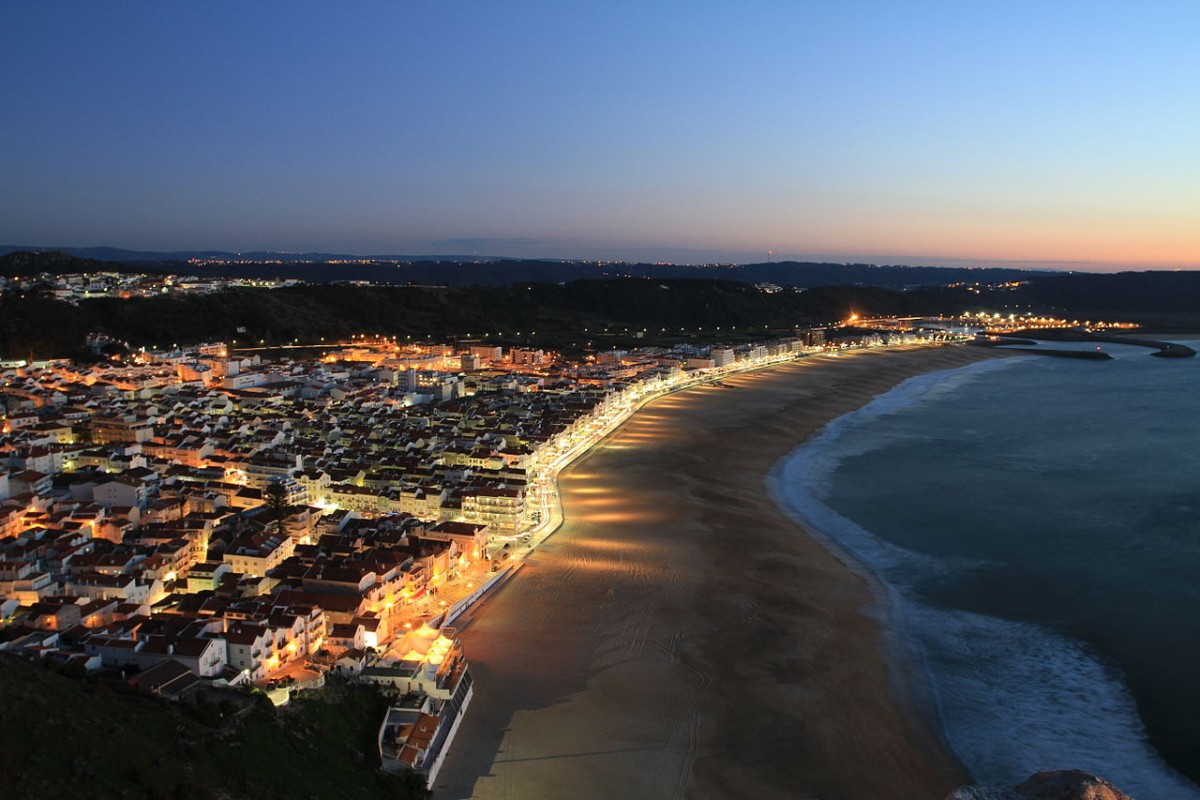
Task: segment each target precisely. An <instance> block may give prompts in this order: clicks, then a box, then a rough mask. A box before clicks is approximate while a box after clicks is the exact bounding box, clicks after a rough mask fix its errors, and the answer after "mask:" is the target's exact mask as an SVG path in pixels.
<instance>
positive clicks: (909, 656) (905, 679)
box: [765, 350, 1006, 777]
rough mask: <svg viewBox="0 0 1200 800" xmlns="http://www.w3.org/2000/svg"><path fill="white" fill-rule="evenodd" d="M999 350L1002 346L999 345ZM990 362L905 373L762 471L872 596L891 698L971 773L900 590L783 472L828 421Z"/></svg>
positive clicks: (774, 496) (772, 489) (777, 499)
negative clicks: (793, 497) (806, 505)
mask: <svg viewBox="0 0 1200 800" xmlns="http://www.w3.org/2000/svg"><path fill="white" fill-rule="evenodd" d="M998 352H1006V351H1003V350H1001V351H998ZM994 363H995V362H994V361H990V360H989V361H976V362H973V363H968V364H965V365H961V366H957V367H953V368H951V369H947V370H935V371H931V372H924V373H919V374H917V375H913V376H911V377H909V378H906V379H904V380H903V381H901V382H899V383H897V384H895V385H894V386H892V387H891V388H890V389H888V390H887V391H886V392H883V393H881V394H879V395H876V396H875V397H874V398H872V399H871V400H870V401H868V402H867V403H866V404H864V405H862V406H859V407H858V408H856V409H853V410H851V411H848V412H847V413H845V414H843V415H841V416H838V417H835V418H833V419H831V420H829V421H828V422H826V423H825V424H824V425H822V426H821V427H820V428H818V429H817V430H816V431H814V432H813V433H812V435H810V436H809V437H808V438H807V439H805V440H804V441H802V442H799V443H798V444H797V445H796V446H795V447H794V448H792V449H791V450H790V451H788V453H787V454H786V455H784V456H783V457H782V458H780V459H779V460H778V461H776V462H775V464H774V465H773V466H772V467H771V470H770V472H769V473H768V474H767V475H766V477H765V485H766V487H767V493H768V495H769V496H770V497H771V500H772V501H773V502H774V503H775V504H776V505H777V506H778V507H779V509H780V511H781V512H782V513H783V514H784V515H785V516H787V517H788V518H789V519H790V520H792V522H794V523H795V524H796V526H797V527H798V528H800V529H801V530H803V531H804V533H805V534H806V535H807V536H809V537H811V538H812V539H814V540H816V541H817V542H819V543H820V544H821V545H822V546H824V547H825V549H826V550H828V551H829V553H830V554H831V555H833V556H834V557H835V558H837V559H838V560H839V561H840V562H841V563H842V564H843V565H844V566H845V567H846V569H847V570H849V571H850V572H851V573H853V574H855V575H857V576H858V577H860V578H861V579H862V580H863V581H864V582H865V583H866V584H867V585H868V587H869V588H870V591H871V594H872V597H873V601H872V605H871V606H870V607H869V608H865V609H864V613H867V614H868V615H870V616H872V618H874V619H875V620H876V621H877V622H878V623H879V626H880V635H881V638H882V644H883V650H884V658H885V661H886V662H887V665H888V669H889V673H890V678H891V681H890V683H891V687H892V692H893V696H894V699H895V700H896V703H897V704H898V705H899V706H900V708H901V709H902V711H903V712H904V713H906V714H908V715H910V716H911V717H912V718H913V719H915V720H918V724H919V726H920V728H921V729H922V731H921V732H922V733H923V734H925V735H928V736H931V737H932V738H933V739H934V740H935V741H936V743H937V745H938V747H940V748H941V749H942V751H943V752H944V753H945V754H946V755H947V757H948V758H949V759H950V760H951V761H953V763H954V764H955V765H956V767H957V769H958V770H959V772H961V773H962V775H963V776H964V777H970V773H969V771H968V770H967V768H966V766H965V765H964V764H963V763H962V761H961V760H960V759H959V757H958V755H957V753H955V751H954V747H953V744H952V743H951V741H950V739H949V736H948V735H947V732H946V728H945V724H944V721H943V718H942V711H941V708H940V707H939V702H938V699H937V693H936V692H935V691H933V677H932V675H931V674H930V673H929V667H928V664H927V662H926V656H925V654H924V652H923V650H922V647H921V644H920V642H919V641H918V640H917V639H916V638H915V637H913V636H912V635H911V630H912V629H911V627H910V626H909V625H908V620H907V618H906V617H905V616H904V615H903V614H900V613H897V608H898V606H899V604H900V603H901V602H903V600H904V598H903V596H902V595H901V593H900V590H899V589H897V588H896V587H895V586H894V585H893V584H891V583H889V582H888V581H887V580H886V579H885V578H884V577H883V575H882V574H881V573H880V571H879V570H878V569H876V568H875V567H874V566H873V565H872V564H870V563H869V562H867V561H865V560H862V559H860V558H859V557H857V556H856V555H854V553H853V552H852V551H851V550H850V548H849V547H848V546H847V545H846V544H844V543H843V542H841V541H840V540H839V539H837V538H836V537H835V536H833V535H831V534H829V533H828V532H826V531H825V530H824V529H823V528H822V527H821V526H820V524H819V523H818V522H816V521H815V520H813V519H810V518H808V517H806V516H805V515H804V513H803V512H802V511H801V510H800V509H798V508H796V507H794V505H793V504H792V503H790V502H789V500H788V497H787V484H786V483H785V473H786V471H787V469H788V468H789V466H791V465H792V463H793V461H794V460H795V459H796V457H797V456H798V455H799V454H800V453H801V452H802V451H805V450H806V449H807V448H809V447H811V446H812V445H813V444H814V443H815V440H817V438H818V437H820V436H824V435H826V434H827V433H828V432H829V431H830V428H831V426H833V425H835V424H837V423H839V422H840V421H842V420H846V419H850V418H854V417H856V416H857V415H859V414H861V413H863V412H864V411H865V410H866V409H867V408H868V407H869V406H870V405H871V404H872V403H874V402H875V401H876V400H879V399H880V398H883V397H885V396H887V395H888V394H890V393H892V392H895V391H896V390H898V389H900V388H901V387H902V386H905V385H906V384H908V383H911V382H913V381H924V380H928V379H930V378H933V377H935V376H942V377H943V378H949V377H950V376H951V375H953V374H957V373H963V372H966V371H969V370H975V369H978V368H987V367H988V366H989V365H994ZM832 435H834V436H837V435H839V434H837V433H834V434H832Z"/></svg>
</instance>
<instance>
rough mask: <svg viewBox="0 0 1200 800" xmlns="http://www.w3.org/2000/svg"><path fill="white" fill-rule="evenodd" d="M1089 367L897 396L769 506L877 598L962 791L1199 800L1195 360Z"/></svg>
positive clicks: (1199, 432)
mask: <svg viewBox="0 0 1200 800" xmlns="http://www.w3.org/2000/svg"><path fill="white" fill-rule="evenodd" d="M1055 346H1056V347H1058V346H1060V345H1057V344H1056V345H1055ZM1105 350H1106V351H1107V352H1109V353H1110V354H1112V355H1113V356H1114V360H1112V361H1082V360H1073V359H1055V358H1047V357H1040V356H1027V357H1020V358H1018V357H1014V358H1008V359H997V360H990V361H985V362H981V363H978V364H974V365H972V366H969V367H966V368H963V369H958V370H950V371H946V372H939V373H933V374H928V375H923V376H919V377H917V378H913V379H911V380H909V381H906V382H904V383H903V384H901V385H899V386H898V387H896V388H895V389H893V390H892V391H890V392H888V393H886V394H884V395H881V396H880V397H878V398H876V399H875V400H874V401H873V402H871V403H870V404H868V405H867V406H865V407H863V408H861V409H859V410H858V411H856V412H854V413H852V414H849V415H847V416H844V417H841V418H839V419H837V420H835V421H833V422H832V423H830V424H829V425H827V426H826V427H825V428H823V429H822V430H821V431H820V432H818V433H817V434H816V435H815V436H814V437H812V438H811V439H810V440H809V441H808V442H806V443H805V444H804V445H802V446H800V447H799V448H797V449H796V450H795V451H793V452H792V453H791V454H790V455H789V456H788V457H787V458H785V459H784V460H783V461H782V462H781V463H780V464H778V465H777V466H776V468H775V470H774V471H773V473H772V475H771V478H770V482H771V488H772V492H773V494H774V495H775V497H776V498H777V499H778V500H779V501H780V502H781V504H782V505H783V506H784V508H785V509H786V510H787V511H788V513H789V514H791V515H792V516H794V517H795V518H797V519H798V520H800V521H801V522H803V523H804V524H806V525H807V526H809V527H810V528H812V529H814V530H815V531H816V532H817V533H818V535H820V536H822V537H824V538H825V539H826V540H827V542H828V543H829V544H830V545H831V546H832V547H833V549H834V550H835V551H841V552H842V553H843V554H844V555H846V554H848V556H849V557H850V558H851V559H852V560H853V562H855V564H856V566H857V567H859V568H865V569H866V571H867V572H869V573H870V574H871V575H873V576H874V578H876V579H877V583H878V585H879V587H880V591H881V592H883V593H885V594H886V595H887V601H888V602H887V603H886V604H885V605H886V608H887V614H886V615H887V627H888V629H889V631H890V636H889V638H890V639H892V640H894V641H895V642H896V648H897V650H898V651H899V653H900V654H901V657H903V658H904V659H905V660H906V661H907V664H908V668H909V669H908V671H909V672H910V673H911V674H912V675H914V676H916V677H915V682H916V683H917V684H919V685H918V686H916V687H915V688H916V690H917V696H918V697H924V698H926V705H928V706H929V708H930V710H931V712H932V715H933V716H935V717H936V719H937V720H938V723H939V725H940V727H941V731H942V733H943V735H944V737H945V740H946V741H947V743H948V744H949V746H950V747H951V749H952V750H953V751H954V753H955V754H956V755H957V756H958V758H959V759H960V761H961V762H962V763H963V764H964V766H965V767H966V768H967V770H968V771H969V772H970V773H971V776H972V778H973V779H974V780H975V781H976V782H978V783H981V784H997V785H1012V784H1014V783H1018V782H1020V781H1021V780H1024V779H1025V778H1026V777H1028V776H1029V775H1030V774H1031V773H1033V772H1036V771H1038V770H1044V769H1082V770H1085V771H1087V772H1092V773H1095V774H1097V775H1100V776H1102V777H1104V778H1106V779H1107V780H1109V781H1111V782H1112V783H1114V784H1115V785H1117V786H1118V787H1120V788H1122V789H1123V790H1124V791H1126V792H1128V793H1130V794H1131V795H1133V796H1134V797H1135V798H1137V799H1138V800H1157V799H1160V798H1161V799H1163V800H1188V799H1189V798H1197V800H1200V785H1198V783H1200V405H1198V401H1200V357H1198V358H1194V359H1164V358H1154V357H1152V356H1151V355H1150V353H1151V352H1152V351H1151V350H1149V349H1146V348H1139V347H1129V346H1119V345H1110V346H1106V347H1105Z"/></svg>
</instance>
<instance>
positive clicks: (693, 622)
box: [433, 347, 1006, 800]
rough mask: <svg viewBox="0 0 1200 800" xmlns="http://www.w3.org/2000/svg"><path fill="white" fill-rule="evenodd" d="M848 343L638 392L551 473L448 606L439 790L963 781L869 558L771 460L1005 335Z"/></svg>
mask: <svg viewBox="0 0 1200 800" xmlns="http://www.w3.org/2000/svg"><path fill="white" fill-rule="evenodd" d="M1004 355H1006V354H1001V353H996V352H994V351H991V350H988V349H985V348H973V347H943V348H935V349H918V350H910V351H904V352H870V351H864V352H857V353H853V354H847V355H843V356H841V357H836V358H834V357H820V358H811V359H806V360H804V361H801V362H797V363H794V364H789V365H787V366H784V367H779V368H775V369H771V370H766V371H762V372H757V373H750V374H746V375H743V376H740V377H736V378H730V379H726V381H725V383H726V384H727V386H728V387H731V388H719V387H702V388H697V389H692V390H688V391H685V392H681V393H678V394H675V395H670V396H668V397H664V398H662V399H660V400H657V401H655V402H654V403H652V404H651V405H649V406H647V407H646V408H645V409H643V410H642V411H641V412H639V413H638V414H637V415H636V416H634V417H633V419H631V420H630V421H629V422H628V423H627V424H626V425H624V426H623V427H622V428H621V429H620V430H619V431H618V432H617V433H616V434H614V435H613V436H611V437H609V438H608V439H607V440H605V441H604V442H603V443H602V444H600V445H599V446H597V447H596V448H594V449H593V450H592V451H591V452H590V453H589V454H588V455H587V456H586V457H585V458H583V459H581V460H580V461H578V462H577V463H576V464H575V465H573V466H572V467H571V469H569V470H568V471H566V472H564V473H563V476H562V492H563V502H564V509H565V514H566V522H565V524H564V525H563V527H562V528H561V529H560V530H559V532H558V533H556V534H555V535H554V537H552V538H551V539H550V540H549V541H548V542H547V543H546V544H545V545H543V546H542V547H541V548H540V549H539V550H538V551H537V552H536V553H535V554H534V555H532V556H531V557H530V558H529V560H528V562H527V564H526V566H525V567H524V568H523V569H522V570H521V572H520V573H519V574H518V576H517V577H516V578H515V579H513V580H511V581H510V582H509V583H508V584H507V585H505V586H504V587H503V588H501V589H500V590H499V591H498V592H496V593H495V594H494V595H493V596H492V597H491V598H489V599H488V600H487V601H486V602H485V603H484V604H483V605H482V606H479V607H477V608H476V609H474V610H472V611H471V612H470V613H469V614H468V615H466V616H464V617H462V618H460V619H459V621H458V622H457V627H458V628H459V630H460V631H461V632H462V640H463V643H464V645H465V647H466V651H467V654H468V657H469V658H470V659H471V665H472V672H473V674H474V676H475V681H476V684H475V685H476V695H475V700H474V702H473V703H472V705H471V707H470V709H469V711H468V713H467V715H466V719H465V720H464V722H463V725H462V728H461V730H460V732H459V734H458V737H457V740H456V741H455V744H454V748H453V750H452V752H451V754H450V756H449V757H448V759H447V761H446V765H445V767H444V768H443V770H442V772H441V774H440V775H439V776H438V780H437V781H436V783H435V784H434V786H433V788H434V789H435V797H437V798H439V800H445V799H446V798H467V797H475V798H520V799H523V800H532V799H534V798H612V797H626V798H675V797H689V798H749V797H753V798H775V797H778V798H785V797H786V798H826V799H832V798H856V799H864V798H895V800H919V799H920V798H931V800H938V799H940V798H942V797H944V796H945V795H946V793H947V792H948V791H949V790H950V789H952V788H953V787H955V786H957V785H960V784H962V783H965V782H967V781H966V778H965V776H964V775H962V773H961V770H960V768H959V767H958V766H957V765H956V764H955V763H954V761H953V760H952V759H951V758H950V757H948V756H947V755H946V754H945V753H944V752H943V750H942V748H941V747H940V746H939V745H938V742H937V739H936V737H935V735H934V734H933V732H932V730H931V729H930V727H929V726H928V725H927V724H926V723H925V722H923V721H922V720H921V718H920V715H919V714H917V713H916V712H915V710H914V708H913V704H912V703H911V702H908V701H906V700H905V698H904V695H903V693H900V692H897V691H895V690H894V687H895V685H896V680H895V678H896V675H895V674H894V672H892V673H889V669H888V667H887V665H886V664H885V658H884V647H883V644H882V641H883V637H882V635H881V630H880V625H879V623H878V621H877V617H878V615H879V612H880V609H879V608H878V607H877V604H876V601H875V599H874V597H873V595H872V592H871V590H870V587H869V585H868V583H867V581H866V580H864V579H863V578H862V577H860V576H858V575H856V574H855V573H854V572H852V571H851V570H849V569H847V567H846V566H844V565H843V564H842V563H841V562H839V561H838V560H837V558H835V557H834V556H832V555H831V554H830V553H829V552H827V551H826V550H825V549H824V548H823V547H822V546H821V545H820V544H819V543H818V542H817V541H816V540H814V539H812V538H810V537H809V536H808V535H806V534H805V532H804V531H803V530H802V529H801V528H799V527H798V526H797V525H796V524H795V523H794V522H792V521H791V520H789V519H788V518H787V517H785V516H784V515H783V514H782V512H781V511H780V510H779V509H778V507H777V506H776V505H775V504H774V502H772V500H771V499H770V497H769V495H768V494H767V490H766V485H765V476H766V475H767V473H768V472H769V470H770V469H771V467H772V466H773V465H774V464H775V463H776V462H777V461H778V460H779V459H780V458H782V457H783V456H784V455H786V454H787V453H788V452H789V451H790V450H792V449H793V448H794V447H795V446H796V445H797V444H799V443H800V442H801V441H803V440H804V439H806V438H807V437H808V436H809V435H811V434H812V433H813V432H814V431H816V430H817V429H818V428H820V427H821V425H823V424H824V423H825V422H827V421H829V420H830V419H833V418H835V417H837V416H840V415H842V414H845V413H848V412H849V411H852V410H854V409H855V408H858V407H859V406H861V405H863V404H865V403H866V402H868V401H869V400H870V399H871V398H872V397H874V396H875V395H877V394H879V393H880V392H883V391H886V390H888V389H889V388H891V387H892V386H895V385H896V384H897V383H899V382H901V381H902V380H904V379H905V378H908V377H910V376H912V375H916V374H920V373H923V372H928V371H933V370H940V369H950V368H953V367H958V366H963V365H965V364H968V363H971V362H974V361H979V360H982V359H987V358H995V357H1003V356H1004Z"/></svg>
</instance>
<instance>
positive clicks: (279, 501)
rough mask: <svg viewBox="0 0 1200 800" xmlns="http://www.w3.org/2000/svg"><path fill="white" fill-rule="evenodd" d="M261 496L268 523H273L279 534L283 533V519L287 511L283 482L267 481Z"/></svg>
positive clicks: (285, 488)
mask: <svg viewBox="0 0 1200 800" xmlns="http://www.w3.org/2000/svg"><path fill="white" fill-rule="evenodd" d="M263 495H264V497H265V498H266V501H267V512H268V514H269V515H270V518H271V519H270V521H271V522H274V523H275V529H276V530H277V531H278V532H279V533H283V518H284V517H285V516H287V509H288V496H287V495H288V493H287V487H286V486H284V485H283V480H282V479H281V478H274V479H272V480H270V481H268V482H267V485H266V487H265V488H264V489H263Z"/></svg>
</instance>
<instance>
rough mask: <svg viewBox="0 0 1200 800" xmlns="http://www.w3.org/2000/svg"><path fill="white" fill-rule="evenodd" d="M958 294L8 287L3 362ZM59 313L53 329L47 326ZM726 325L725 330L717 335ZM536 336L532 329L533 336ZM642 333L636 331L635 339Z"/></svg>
mask: <svg viewBox="0 0 1200 800" xmlns="http://www.w3.org/2000/svg"><path fill="white" fill-rule="evenodd" d="M960 306H961V300H960V299H957V298H956V293H955V292H949V293H947V292H945V291H943V290H929V291H925V290H919V291H912V292H895V291H891V290H888V289H881V288H878V287H870V286H830V287H818V288H814V289H809V290H807V291H802V292H798V291H783V292H776V293H766V292H762V291H759V290H758V289H756V288H754V287H753V286H750V285H748V284H744V283H738V282H736V281H720V280H696V279H693V280H680V279H670V278H668V279H662V280H654V281H648V280H637V279H629V278H624V279H610V280H582V281H572V282H570V283H566V284H558V283H547V282H540V283H530V284H522V285H516V286H493V287H482V286H453V287H401V286H385V287H365V286H346V285H335V286H310V285H301V286H294V287H288V288H282V289H237V290H232V291H227V292H219V293H214V294H207V295H187V296H175V297H170V296H164V297H152V298H135V299H130V300H119V299H115V298H98V299H92V300H83V301H81V302H79V303H78V304H77V305H70V304H67V303H62V302H58V301H55V300H50V299H46V298H44V297H37V296H34V295H30V296H28V297H24V298H22V297H19V296H13V295H12V294H11V293H10V294H9V295H8V296H7V297H6V298H5V299H4V300H3V302H2V303H0V357H9V358H16V357H19V358H25V357H27V356H28V355H29V354H34V355H37V356H44V357H50V356H72V355H77V354H78V350H79V348H80V346H81V345H82V343H83V341H84V338H85V337H86V336H87V334H88V333H89V332H92V331H103V332H105V333H108V334H110V335H111V336H113V337H115V338H117V339H120V340H124V341H128V342H129V343H130V344H131V345H133V346H140V345H146V346H156V345H157V346H168V345H171V344H173V343H176V342H179V343H191V342H198V341H204V340H212V339H220V340H226V341H231V340H234V339H237V340H239V341H240V342H242V343H243V344H252V343H253V344H258V343H259V342H262V343H265V344H285V343H290V342H292V340H299V341H300V342H303V343H310V344H316V343H319V342H320V341H321V340H322V338H324V339H326V340H328V341H333V340H334V339H337V338H342V337H348V336H350V335H351V334H355V333H376V334H386V335H389V336H391V335H395V336H400V337H405V336H411V337H413V338H414V339H424V338H427V337H432V338H435V339H437V340H439V341H450V340H455V339H463V338H472V337H481V336H483V335H485V334H486V335H487V336H489V337H492V339H491V340H492V341H500V342H505V343H509V344H515V343H534V344H538V345H539V346H548V347H555V348H568V347H584V346H585V343H586V342H589V341H590V342H593V343H594V346H595V347H597V348H601V349H603V348H606V347H611V346H614V345H622V344H624V345H628V344H632V343H635V341H636V342H638V343H642V344H650V343H654V342H657V341H660V340H661V341H670V342H676V341H680V340H683V339H687V338H688V337H692V338H696V337H702V339H703V340H706V341H711V340H713V339H716V338H721V339H730V338H737V337H738V336H743V337H744V336H749V335H750V332H751V330H753V331H757V335H759V336H761V335H763V334H764V333H766V332H769V331H775V332H776V333H779V332H782V331H790V330H791V329H792V328H793V327H796V326H807V325H818V324H826V325H827V324H829V323H832V322H834V321H836V320H838V319H841V318H844V317H845V316H847V315H848V314H849V313H850V312H851V311H857V312H859V313H862V314H916V313H932V312H936V311H939V310H956V309H957V308H959V307H960ZM50 320H53V324H47V323H48V321H50ZM718 326H720V328H721V331H720V332H719V333H718V332H717V327H718ZM535 331H536V333H535ZM641 331H645V333H644V334H642V336H641V337H638V336H637V334H638V333H639V332H641Z"/></svg>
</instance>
